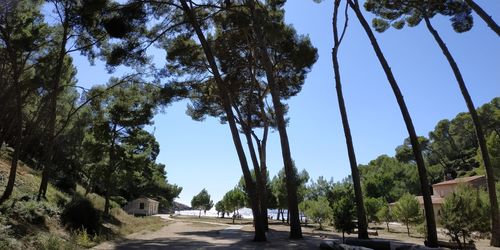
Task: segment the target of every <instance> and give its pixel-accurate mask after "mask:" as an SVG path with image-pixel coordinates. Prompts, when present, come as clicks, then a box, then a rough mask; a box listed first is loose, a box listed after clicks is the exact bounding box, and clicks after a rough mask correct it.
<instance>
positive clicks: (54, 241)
mask: <svg viewBox="0 0 500 250" xmlns="http://www.w3.org/2000/svg"><path fill="white" fill-rule="evenodd" d="M34 241H35V242H34V243H33V245H34V247H35V248H36V249H39V250H70V249H75V248H76V246H75V245H74V244H71V242H67V241H65V240H64V239H62V238H60V237H58V236H57V235H54V234H38V235H36V236H35V240H34Z"/></svg>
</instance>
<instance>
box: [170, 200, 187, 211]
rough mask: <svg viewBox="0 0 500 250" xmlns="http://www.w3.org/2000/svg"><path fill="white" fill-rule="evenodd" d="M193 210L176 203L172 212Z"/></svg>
mask: <svg viewBox="0 0 500 250" xmlns="http://www.w3.org/2000/svg"><path fill="white" fill-rule="evenodd" d="M191 209H192V208H191V207H190V206H188V205H184V204H182V203H179V202H175V201H174V205H173V206H172V210H174V211H180V210H191Z"/></svg>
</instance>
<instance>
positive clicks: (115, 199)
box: [110, 196, 127, 207]
mask: <svg viewBox="0 0 500 250" xmlns="http://www.w3.org/2000/svg"><path fill="white" fill-rule="evenodd" d="M110 200H111V201H112V202H115V203H116V204H118V206H119V207H123V206H125V205H126V204H127V199H125V198H123V197H122V196H111V198H110Z"/></svg>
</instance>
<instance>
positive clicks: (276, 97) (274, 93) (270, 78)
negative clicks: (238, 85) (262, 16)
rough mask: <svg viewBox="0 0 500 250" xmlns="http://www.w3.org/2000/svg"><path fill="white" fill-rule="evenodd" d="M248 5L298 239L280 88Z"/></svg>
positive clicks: (293, 179) (250, 1)
mask: <svg viewBox="0 0 500 250" xmlns="http://www.w3.org/2000/svg"><path fill="white" fill-rule="evenodd" d="M247 4H248V7H249V9H250V12H251V18H252V23H253V25H252V28H253V31H254V33H255V36H256V38H257V46H258V54H259V57H260V59H261V63H262V65H263V66H264V71H265V72H266V78H267V83H268V86H269V89H270V91H271V99H272V102H273V106H274V111H275V116H276V123H277V127H278V133H279V135H280V142H281V153H282V156H283V164H284V168H285V177H286V178H285V179H286V187H287V191H288V197H287V198H288V212H289V213H290V216H289V218H287V220H289V221H290V238H291V239H300V238H302V228H301V227H300V218H299V216H300V215H299V205H298V199H297V181H296V176H295V174H294V171H293V161H292V156H291V152H290V144H289V142H288V135H287V131H286V121H285V117H284V109H283V104H282V103H281V96H280V89H279V86H278V84H277V83H276V82H275V76H274V69H273V65H272V63H271V61H270V58H269V54H268V52H267V50H266V46H265V44H264V36H263V34H262V30H261V29H260V28H261V27H260V25H258V23H259V20H257V18H256V17H255V15H254V14H255V3H254V0H248V1H247Z"/></svg>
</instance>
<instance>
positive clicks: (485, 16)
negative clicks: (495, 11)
mask: <svg viewBox="0 0 500 250" xmlns="http://www.w3.org/2000/svg"><path fill="white" fill-rule="evenodd" d="M465 2H466V3H467V5H469V6H470V7H471V9H473V10H474V11H475V12H476V13H477V15H478V16H480V17H481V18H482V19H483V20H484V21H485V22H486V24H488V26H489V27H490V28H491V29H492V30H493V31H494V32H495V33H497V35H498V36H500V26H498V24H497V23H496V22H495V21H493V18H491V16H490V15H488V13H486V11H484V10H483V8H481V6H479V5H477V3H475V2H474V0H465Z"/></svg>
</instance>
